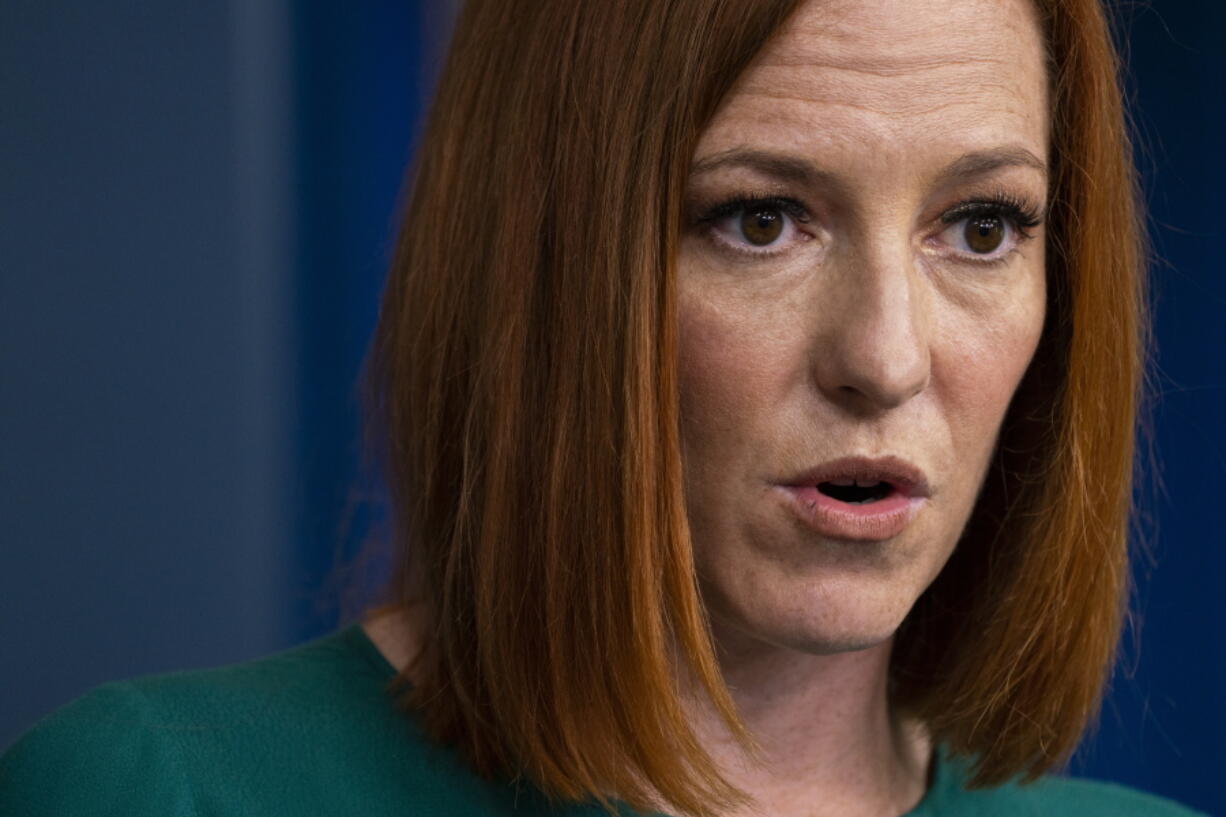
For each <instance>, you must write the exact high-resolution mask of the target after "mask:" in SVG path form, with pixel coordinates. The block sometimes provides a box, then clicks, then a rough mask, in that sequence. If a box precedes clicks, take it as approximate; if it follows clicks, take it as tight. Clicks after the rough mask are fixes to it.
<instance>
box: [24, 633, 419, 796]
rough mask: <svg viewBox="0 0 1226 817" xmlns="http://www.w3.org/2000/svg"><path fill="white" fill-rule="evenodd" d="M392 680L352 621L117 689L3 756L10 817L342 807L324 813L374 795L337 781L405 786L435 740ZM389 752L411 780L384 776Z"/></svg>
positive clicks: (54, 717)
mask: <svg viewBox="0 0 1226 817" xmlns="http://www.w3.org/2000/svg"><path fill="white" fill-rule="evenodd" d="M393 676H394V670H393V669H392V668H391V667H390V665H388V664H387V663H386V662H385V661H383V659H382V657H381V656H380V655H379V653H378V651H377V649H376V648H375V647H374V646H373V645H372V644H371V643H370V642H369V640H367V639H366V638H365V637H364V636H363V635H362V634H361V632H360V630H359V629H358V628H357V627H356V626H353V627H349V628H347V629H345V630H342V631H340V632H338V633H336V634H333V635H331V636H327V637H325V638H322V639H318V640H316V641H313V642H311V643H308V644H305V645H302V646H299V647H296V648H294V649H290V650H287V651H284V652H281V653H277V654H275V655H271V656H268V657H265V658H261V659H257V660H254V661H249V662H245V663H241V664H236V665H232V666H227V667H219V668H216V669H209V670H201V671H192V672H177V673H169V674H163V675H155V676H149V677H146V678H140V679H136V680H132V681H120V682H113V683H109V684H104V685H102V686H100V687H97V688H96V689H94V690H92V691H90V692H88V693H86V694H85V695H84V696H82V697H80V698H78V699H77V700H75V701H73V702H72V703H70V704H68V705H66V706H64V707H62V708H60V709H59V710H57V711H56V712H53V713H52V714H51V715H49V716H47V717H46V718H44V719H43V720H42V721H41V722H40V723H38V724H37V725H36V726H35V727H34V728H33V729H31V730H30V731H29V732H27V733H26V734H25V735H24V736H23V737H21V738H20V739H19V740H18V741H17V743H15V744H14V745H13V746H12V747H11V748H10V749H9V750H8V751H7V752H5V753H4V754H3V755H2V756H0V813H3V814H6V815H8V814H13V815H22V816H24V815H42V814H47V815H50V814H56V815H68V816H69V817H71V815H76V814H80V815H92V814H120V813H122V814H126V815H137V816H138V817H139V815H143V814H155V813H156V814H159V815H165V814H170V815H194V814H196V813H197V808H198V805H199V803H201V802H208V803H209V808H208V809H207V811H209V813H219V814H227V813H231V812H233V813H244V814H282V813H284V814H289V813H308V812H309V813H324V814H326V813H330V812H329V810H328V809H320V808H318V807H319V806H320V805H323V804H330V801H332V800H337V799H338V794H337V792H338V791H341V790H345V791H352V790H357V791H360V790H361V787H360V786H351V787H342V786H336V785H335V783H336V780H337V778H338V776H341V775H353V776H354V777H355V778H356V780H358V781H362V780H369V781H372V782H373V781H377V782H380V783H385V782H386V781H396V780H403V779H405V774H404V770H405V766H406V756H407V755H410V754H411V753H412V751H413V749H414V747H417V746H421V745H423V742H422V741H420V740H415V739H414V736H415V732H414V730H413V729H412V726H411V724H410V720H409V719H408V718H406V717H404V716H402V715H401V714H400V713H399V712H398V711H397V709H396V707H395V703H394V701H393V699H392V698H391V696H389V695H388V694H387V692H386V687H387V684H388V682H389V681H390V680H391V678H392V677H393ZM389 757H395V758H396V759H398V760H399V767H398V769H397V771H398V772H399V774H393V775H387V776H384V777H382V778H380V777H377V776H378V775H380V774H381V773H382V772H383V771H384V769H382V768H381V767H382V766H385V765H386V764H388V763H389V762H390V760H389ZM407 765H409V766H411V765H412V764H411V763H410V764H407ZM372 775H376V777H371V776H372ZM364 793H365V794H367V795H369V794H370V792H369V791H367V792H364ZM343 799H345V800H350V799H351V798H343ZM262 800H266V801H267V802H260V801H262ZM336 805H337V807H338V808H340V807H342V806H344V805H345V803H342V802H337V803H336ZM295 808H297V809H298V810H297V811H296V812H295ZM337 813H343V812H339V811H338V812H337ZM366 813H372V811H371V810H370V808H369V803H368V804H367V808H366ZM373 813H378V812H377V811H376V812H373Z"/></svg>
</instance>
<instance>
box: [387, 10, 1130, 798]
mask: <svg viewBox="0 0 1226 817" xmlns="http://www.w3.org/2000/svg"><path fill="white" fill-rule="evenodd" d="M796 5H797V3H796V2H795V0H762V1H761V2H754V3H745V2H739V0H667V1H666V0H618V2H608V3H606V2H587V1H586V0H538V1H537V2H533V3H526V4H509V3H505V2H501V0H470V2H469V3H468V4H467V5H466V7H465V8H464V10H463V12H462V13H461V15H460V18H459V21H458V24H457V28H456V32H455V35H454V36H455V39H454V42H453V44H452V48H451V52H450V57H449V60H448V62H447V65H446V68H445V71H444V73H443V77H442V80H441V84H440V87H439V89H438V92H437V97H436V101H435V103H434V107H433V110H432V112H431V115H430V117H429V120H428V124H427V129H426V133H425V136H424V139H423V141H422V143H421V147H420V150H419V153H418V155H417V159H416V167H415V170H414V171H413V174H412V176H411V187H410V196H409V199H408V203H407V207H406V210H405V212H404V217H403V224H402V227H401V230H400V234H399V243H398V246H397V252H396V256H395V260H394V262H393V265H392V269H391V274H390V277H389V281H388V285H387V290H386V292H385V294H384V299H383V305H382V311H381V313H380V317H379V323H378V328H377V331H376V335H375V339H374V343H373V346H372V350H371V356H370V359H369V369H368V381H367V386H368V394H369V396H370V408H371V428H372V431H373V433H374V435H375V436H374V439H376V440H378V441H379V442H378V444H379V449H380V452H381V456H382V458H383V461H384V463H385V466H386V478H387V483H388V488H389V492H390V500H391V508H392V512H393V517H394V520H395V527H394V531H395V534H394V543H395V545H396V547H397V552H398V554H399V563H398V564H399V567H398V570H397V573H396V578H395V582H394V585H393V588H392V595H393V597H394V599H395V601H397V602H398V603H401V604H407V603H409V602H410V601H420V602H421V603H422V608H423V609H424V610H425V611H426V613H427V616H426V619H425V620H426V621H427V628H426V632H425V641H424V644H423V650H422V652H421V653H420V654H419V656H418V658H417V660H416V661H415V663H414V665H413V667H412V672H413V677H414V679H415V680H416V683H415V684H414V685H413V686H412V687H411V688H409V689H408V690H407V691H406V692H405V693H404V694H405V700H404V702H405V705H406V706H408V707H411V708H412V709H414V710H416V711H417V712H419V713H420V716H421V718H422V722H423V724H424V726H425V729H426V731H427V732H428V734H429V735H430V736H431V737H432V738H433V739H435V740H437V741H440V742H446V743H451V744H454V745H456V746H458V747H459V748H460V749H461V751H462V752H463V753H464V755H465V756H466V757H467V759H468V760H469V762H470V763H471V765H472V767H473V768H474V769H475V770H476V771H477V772H479V773H481V774H483V775H486V776H497V775H503V776H507V777H510V776H514V775H520V774H522V775H524V776H526V777H527V778H528V779H530V780H531V781H532V782H534V783H535V784H536V785H537V786H539V787H540V788H541V789H542V790H543V791H544V792H545V793H546V794H547V795H549V796H552V797H556V798H559V799H568V800H574V799H584V798H589V797H595V798H597V799H598V800H601V802H604V803H606V805H607V804H608V799H607V798H609V797H617V798H619V799H621V800H623V801H625V802H627V803H628V804H630V805H631V806H633V807H636V808H640V809H646V808H648V807H649V806H650V804H651V801H650V796H651V794H652V793H653V792H654V793H658V794H659V795H661V796H663V797H664V798H665V799H666V800H667V801H668V802H669V803H670V804H671V805H672V807H674V808H676V809H677V810H679V811H682V812H687V813H692V814H711V813H714V812H715V811H718V810H719V809H721V808H723V807H726V806H727V805H729V804H733V803H737V802H742V799H743V795H742V794H741V793H740V792H738V791H736V790H735V789H733V788H732V787H731V786H729V784H728V783H727V782H726V781H724V780H723V779H722V778H721V777H720V775H719V773H718V771H717V769H716V768H715V766H714V764H713V762H712V760H711V758H710V757H709V756H708V755H707V754H706V752H705V751H704V750H703V748H702V746H701V744H700V742H699V741H698V740H697V738H696V737H695V735H694V734H693V732H692V731H691V729H690V727H689V725H688V723H687V722H686V720H685V716H684V712H683V709H682V706H681V699H680V696H681V690H682V688H683V686H682V681H683V679H687V680H694V681H696V682H697V683H698V684H699V685H700V687H701V688H703V689H705V691H706V693H707V694H708V695H709V696H710V698H711V700H712V701H713V702H714V704H715V706H716V707H717V709H718V710H719V711H720V712H721V713H722V715H723V716H724V718H725V719H726V720H727V722H728V723H729V725H730V726H731V727H732V728H733V730H734V734H737V735H738V736H740V737H741V738H742V739H743V740H746V741H747V742H748V736H747V735H746V734H745V732H744V730H743V728H742V727H741V725H740V723H739V721H738V720H737V718H736V713H735V710H734V708H733V705H732V702H731V699H730V696H729V694H728V690H727V689H726V688H725V686H724V684H723V681H722V678H721V676H720V673H719V668H718V665H717V663H716V660H715V657H714V652H713V647H712V643H711V637H710V632H709V629H708V624H707V621H706V617H705V613H704V609H703V606H702V602H701V598H700V596H699V590H698V585H697V582H696V579H695V574H694V565H693V556H692V553H691V547H690V539H689V530H688V527H687V523H686V513H685V505H684V496H683V488H682V478H681V456H680V445H679V427H678V393H677V371H676V365H677V329H676V314H675V312H676V289H675V280H674V264H675V255H676V252H675V251H676V247H677V243H678V231H679V225H680V213H681V197H682V192H683V190H684V187H685V182H686V177H687V174H688V169H689V163H690V160H691V158H692V155H693V150H694V147H695V144H696V142H697V138H698V136H699V134H700V133H701V132H702V130H703V128H704V127H705V125H706V123H707V122H708V121H709V120H710V118H711V117H712V115H713V114H714V112H715V110H716V108H717V106H718V105H719V103H720V101H721V99H722V98H723V97H724V96H725V94H726V93H727V92H728V90H729V89H730V88H731V87H732V85H733V83H734V81H735V80H736V79H737V77H738V76H739V75H740V74H741V73H742V71H743V70H744V69H745V68H746V66H747V65H748V64H749V63H750V61H751V60H752V59H753V57H754V56H755V55H756V54H757V53H758V51H759V50H760V49H761V48H762V46H763V45H764V44H765V43H766V42H767V40H768V39H769V38H770V37H771V36H772V35H773V34H775V33H776V32H777V31H778V30H779V29H780V27H781V26H782V25H783V23H784V22H785V21H786V20H787V18H788V16H789V15H790V14H791V12H792V11H793V9H794V7H795V6H796ZM1038 8H1039V16H1040V19H1041V23H1042V26H1043V30H1044V34H1045V36H1046V41H1047V45H1048V52H1049V55H1050V59H1051V64H1050V72H1051V82H1052V91H1053V93H1052V105H1053V111H1052V123H1053V125H1052V128H1053V130H1052V150H1051V155H1052V157H1053V171H1054V173H1053V176H1052V186H1051V206H1050V211H1049V212H1050V215H1049V219H1048V241H1049V247H1048V255H1047V257H1048V277H1049V286H1048V292H1049V299H1050V300H1049V304H1048V316H1047V324H1046V326H1045V329H1044V334H1043V337H1042V339H1041V341H1040V346H1039V351H1038V353H1037V354H1036V358H1035V361H1034V363H1033V364H1032V366H1031V368H1030V369H1029V371H1028V372H1027V375H1026V377H1025V378H1024V380H1023V382H1022V384H1021V386H1020V387H1019V390H1018V393H1017V396H1016V398H1015V401H1014V403H1013V404H1012V406H1011V409H1010V412H1009V414H1008V416H1007V417H1006V420H1005V423H1004V426H1003V428H1002V432H1001V438H1000V445H999V447H998V451H997V455H996V458H995V460H994V463H993V466H992V468H991V469H990V472H989V476H988V479H987V482H986V484H985V486H984V490H983V493H982V495H981V497H980V501H979V503H978V504H977V506H976V509H975V511H974V513H973V515H972V518H971V520H970V523H969V524H968V526H967V529H966V533H965V535H964V537H963V539H962V541H961V542H960V543H959V545H958V547H957V549H956V551H955V553H954V555H953V557H952V558H951V560H950V562H949V564H948V565H947V566H946V568H945V570H944V571H943V572H942V574H941V575H940V577H939V578H938V579H937V580H936V582H935V583H934V584H933V586H932V587H931V588H930V589H929V590H928V591H927V592H926V593H925V594H924V595H923V596H922V597H921V598H920V599H919V601H918V602H917V604H916V605H915V608H914V610H913V611H912V613H911V615H910V616H909V617H908V618H907V620H906V622H905V623H904V624H903V626H902V628H901V630H900V632H899V634H898V638H897V643H896V647H895V652H894V658H893V664H892V667H891V688H890V694H891V696H892V698H893V701H894V703H895V704H896V705H897V706H899V707H901V708H902V709H903V710H904V711H907V712H908V713H910V714H912V715H914V716H916V717H918V718H920V719H922V720H923V722H924V723H926V724H927V726H928V728H929V730H930V732H931V734H932V735H933V737H934V739H935V740H937V741H938V742H941V743H943V744H945V745H946V746H947V747H948V748H949V749H950V750H952V751H953V752H955V753H960V754H965V755H970V756H973V757H974V758H975V759H976V766H975V770H976V774H975V778H974V782H975V784H978V785H988V784H993V783H997V782H1000V781H1003V780H1005V779H1006V778H1008V777H1011V776H1013V775H1016V774H1019V773H1022V774H1027V775H1031V776H1034V775H1037V774H1039V773H1041V772H1042V771H1043V770H1045V769H1048V768H1050V767H1052V766H1053V765H1055V764H1057V763H1059V762H1060V761H1061V760H1062V759H1064V758H1065V757H1067V755H1068V754H1069V752H1070V751H1071V750H1072V748H1073V747H1074V746H1075V744H1076V742H1077V740H1078V738H1079V736H1080V735H1081V733H1082V731H1083V729H1084V727H1085V725H1086V723H1087V721H1088V719H1089V718H1091V716H1092V715H1093V713H1094V712H1095V711H1096V708H1097V705H1098V702H1099V698H1100V695H1101V691H1102V688H1103V684H1104V680H1105V678H1106V676H1107V673H1108V671H1109V668H1110V666H1111V663H1112V660H1113V656H1114V650H1115V645H1116V642H1117V639H1118V634H1119V630H1120V626H1121V616H1122V614H1123V611H1124V599H1125V596H1126V577H1127V525H1128V516H1129V502H1130V496H1131V491H1130V477H1131V468H1132V458H1133V429H1134V421H1135V416H1136V411H1137V395H1138V389H1139V385H1140V376H1141V371H1142V349H1143V342H1142V341H1143V326H1144V322H1143V304H1144V292H1143V277H1142V275H1141V263H1140V259H1141V254H1140V249H1139V242H1140V240H1141V230H1140V226H1139V222H1138V218H1137V213H1136V207H1135V191H1134V181H1133V172H1132V167H1131V165H1130V158H1129V156H1130V154H1129V148H1128V143H1127V138H1126V130H1125V126H1124V116H1123V112H1122V107H1121V96H1120V92H1119V89H1118V85H1117V61H1116V55H1115V51H1114V48H1113V46H1112V42H1111V37H1110V33H1109V31H1108V27H1107V23H1106V20H1105V18H1104V15H1103V12H1102V9H1101V8H1100V6H1099V3H1098V2H1097V1H1096V0H1044V2H1039V3H1038ZM405 677H406V678H407V675H405Z"/></svg>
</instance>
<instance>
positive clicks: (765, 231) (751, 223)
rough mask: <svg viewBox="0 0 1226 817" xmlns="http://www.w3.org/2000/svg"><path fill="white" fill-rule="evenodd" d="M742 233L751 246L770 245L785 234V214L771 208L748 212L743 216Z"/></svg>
mask: <svg viewBox="0 0 1226 817" xmlns="http://www.w3.org/2000/svg"><path fill="white" fill-rule="evenodd" d="M741 232H742V233H744V235H745V238H746V239H748V240H749V243H750V244H754V245H756V246H759V247H762V246H765V245H767V244H770V243H772V242H773V241H774V240H775V239H777V238H778V237H779V235H780V234H781V233H782V232H783V214H782V213H780V212H779V211H778V210H775V209H773V208H770V207H762V208H759V209H757V210H746V211H745V214H744V215H743V216H741Z"/></svg>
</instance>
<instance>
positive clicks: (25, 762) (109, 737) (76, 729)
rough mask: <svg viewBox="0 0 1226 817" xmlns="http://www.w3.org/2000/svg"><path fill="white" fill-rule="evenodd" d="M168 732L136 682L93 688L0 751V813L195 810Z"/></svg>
mask: <svg viewBox="0 0 1226 817" xmlns="http://www.w3.org/2000/svg"><path fill="white" fill-rule="evenodd" d="M169 737H170V736H168V735H166V734H164V733H162V732H160V731H159V729H158V715H157V713H156V710H155V709H154V707H153V705H152V702H150V701H149V700H147V699H146V697H145V696H144V695H143V694H142V693H141V692H140V691H139V689H137V688H136V687H134V686H133V685H131V684H129V683H126V682H119V683H112V684H106V685H104V686H101V687H98V688H96V689H94V690H93V691H91V692H89V693H88V694H86V695H84V696H83V697H81V698H78V699H77V700H75V701H73V702H72V703H70V704H68V705H67V706H64V707H62V708H61V709H59V710H57V711H55V712H53V713H52V714H50V715H49V716H47V717H46V718H44V719H43V720H42V721H41V722H40V723H39V724H38V725H37V726H35V727H34V728H33V729H32V730H30V731H29V732H27V733H26V734H25V735H24V736H23V737H22V738H21V739H20V740H18V741H17V743H16V744H14V745H13V746H12V747H11V748H10V749H9V750H8V751H7V752H5V753H4V754H3V755H0V814H3V815H5V817H104V815H105V817H112V815H113V816H114V817H120V816H121V815H122V816H123V817H142V815H160V816H161V817H197V812H196V809H195V807H194V805H193V802H192V796H191V791H190V788H189V785H188V780H187V778H186V776H185V775H184V774H183V772H182V770H181V769H180V767H179V763H178V752H177V748H176V747H175V745H174V743H173V741H172V740H169V739H168V738H169Z"/></svg>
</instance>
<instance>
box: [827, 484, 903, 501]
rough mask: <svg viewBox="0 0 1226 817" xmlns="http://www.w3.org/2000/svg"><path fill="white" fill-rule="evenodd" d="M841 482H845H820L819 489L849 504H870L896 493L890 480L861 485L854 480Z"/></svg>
mask: <svg viewBox="0 0 1226 817" xmlns="http://www.w3.org/2000/svg"><path fill="white" fill-rule="evenodd" d="M840 482H841V483H843V484H839V483H834V482H819V483H818V485H817V490H818V491H819V492H821V493H823V494H825V495H826V496H828V497H830V498H831V499H837V500H838V501H839V502H846V503H847V504H849V505H868V504H870V503H872V502H876V501H878V500H881V499H885V498H886V497H887V496H889V495H890V494H892V493H894V486H893V485H891V484H890V483H888V482H876V483H873V484H871V485H859V484H857V483H856V482H855V481H854V480H846V481H840Z"/></svg>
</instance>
